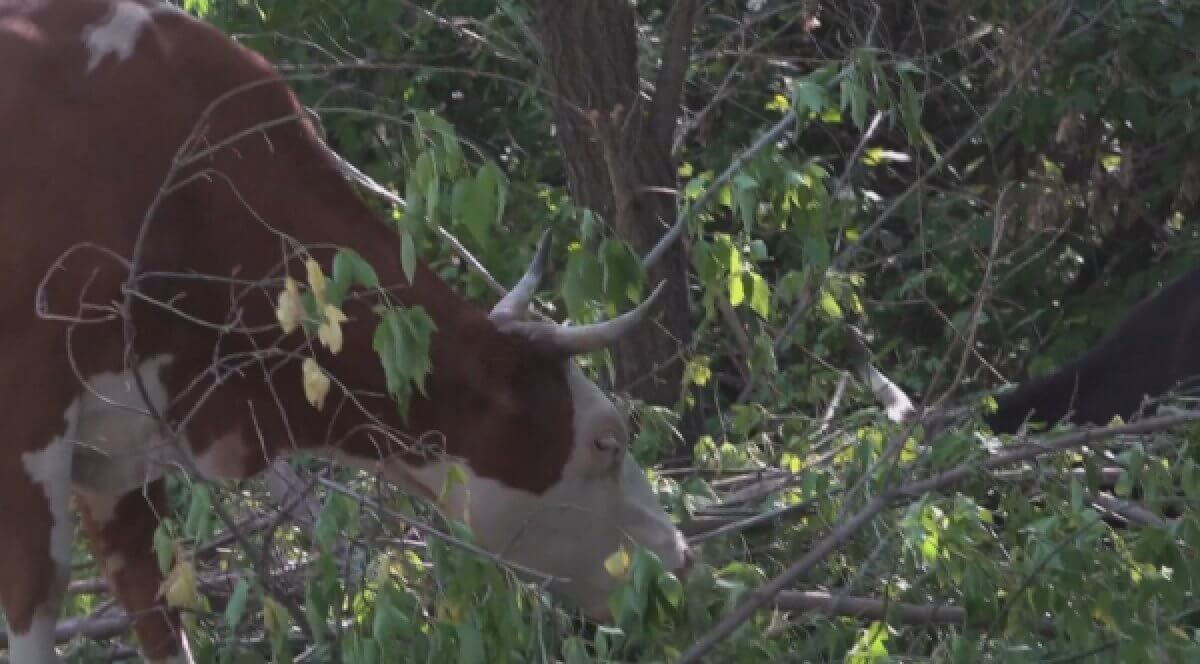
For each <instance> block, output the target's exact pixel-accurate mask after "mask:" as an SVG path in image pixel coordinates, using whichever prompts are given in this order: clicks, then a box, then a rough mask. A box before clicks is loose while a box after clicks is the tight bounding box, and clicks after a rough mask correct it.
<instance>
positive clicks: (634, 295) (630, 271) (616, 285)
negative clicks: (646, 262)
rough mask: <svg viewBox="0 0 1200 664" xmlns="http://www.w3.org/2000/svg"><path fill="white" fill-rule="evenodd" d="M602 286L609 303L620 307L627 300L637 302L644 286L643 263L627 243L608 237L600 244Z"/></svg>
mask: <svg viewBox="0 0 1200 664" xmlns="http://www.w3.org/2000/svg"><path fill="white" fill-rule="evenodd" d="M600 260H601V265H602V267H603V281H602V288H603V290H604V295H605V299H606V300H607V303H608V304H610V305H612V306H613V307H614V308H618V307H620V306H621V305H622V304H624V301H625V300H628V301H630V302H636V301H637V299H638V296H639V294H640V293H641V287H642V263H641V261H639V260H638V257H637V256H636V255H635V254H634V253H633V250H631V249H630V248H629V246H628V245H627V244H625V243H624V242H621V241H620V240H615V239H608V240H605V241H604V243H603V244H602V245H601V246H600Z"/></svg>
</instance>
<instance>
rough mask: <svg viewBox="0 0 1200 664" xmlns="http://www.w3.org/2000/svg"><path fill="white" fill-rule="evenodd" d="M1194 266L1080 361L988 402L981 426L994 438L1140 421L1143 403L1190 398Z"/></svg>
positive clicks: (1195, 325) (1198, 276)
mask: <svg viewBox="0 0 1200 664" xmlns="http://www.w3.org/2000/svg"><path fill="white" fill-rule="evenodd" d="M1198 295H1200V268H1195V269H1192V270H1190V271H1189V272H1187V273H1185V274H1184V275H1182V276H1181V277H1179V278H1177V279H1176V280H1174V281H1172V282H1171V283H1170V284H1168V285H1166V286H1164V287H1163V288H1162V289H1161V290H1159V291H1158V292H1157V293H1155V294H1153V295H1151V296H1150V297H1147V298H1146V299H1145V300H1143V301H1142V302H1140V303H1139V304H1138V305H1137V306H1136V307H1134V308H1133V310H1132V311H1130V312H1129V313H1128V314H1127V315H1126V316H1125V318H1124V319H1122V321H1121V322H1120V323H1119V324H1118V325H1117V326H1116V327H1115V328H1114V329H1113V330H1112V331H1111V332H1110V333H1109V334H1108V335H1107V336H1106V337H1104V339H1102V340H1101V341H1100V343H1099V344H1098V345H1096V347H1095V348H1092V349H1091V350H1089V351H1088V352H1087V353H1085V354H1083V355H1082V356H1080V357H1078V358H1076V359H1073V360H1071V361H1070V362H1068V363H1066V364H1064V365H1062V366H1061V367H1059V368H1058V369H1056V370H1055V371H1053V372H1051V373H1049V374H1047V375H1045V376H1041V377H1038V378H1034V379H1032V380H1029V381H1027V382H1025V383H1023V384H1021V385H1020V386H1019V387H1017V388H1016V389H1014V390H1012V391H1011V392H1006V393H1002V394H1000V395H998V396H997V397H996V405H997V408H996V410H995V411H994V412H991V413H985V414H984V421H985V422H986V423H987V424H988V426H989V427H990V428H991V429H992V431H993V432H995V433H1009V434H1013V433H1017V432H1018V431H1019V430H1020V428H1021V427H1022V425H1023V424H1025V423H1026V422H1034V421H1035V422H1041V423H1044V424H1047V425H1051V426H1053V425H1055V424H1058V423H1060V422H1068V423H1073V424H1076V425H1086V424H1092V425H1100V426H1103V425H1105V424H1107V423H1108V422H1110V421H1111V420H1112V419H1113V417H1115V416H1120V417H1122V418H1124V419H1126V420H1128V419H1130V418H1132V417H1135V416H1138V415H1143V414H1145V413H1146V411H1147V408H1146V407H1147V406H1148V405H1149V400H1152V399H1156V398H1159V397H1162V396H1164V395H1166V394H1168V393H1178V394H1189V393H1191V394H1195V393H1196V388H1197V386H1198V384H1197V382H1196V381H1197V378H1200V353H1198V352H1197V351H1196V349H1195V348H1194V347H1192V345H1191V344H1192V342H1194V341H1195V340H1196V339H1197V338H1198V337H1200V298H1198V297H1197V296H1198Z"/></svg>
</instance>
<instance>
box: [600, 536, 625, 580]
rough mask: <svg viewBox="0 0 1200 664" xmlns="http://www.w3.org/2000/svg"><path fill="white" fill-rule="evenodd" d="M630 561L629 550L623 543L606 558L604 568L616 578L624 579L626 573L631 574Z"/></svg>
mask: <svg viewBox="0 0 1200 664" xmlns="http://www.w3.org/2000/svg"><path fill="white" fill-rule="evenodd" d="M630 562H631V561H630V559H629V552H628V551H626V550H625V545H623V544H622V545H621V546H619V547H617V550H616V551H614V552H613V553H612V555H611V556H609V557H607V558H605V559H604V569H605V571H607V572H608V573H609V575H610V576H612V577H613V578H614V579H624V578H625V575H627V574H629V565H630Z"/></svg>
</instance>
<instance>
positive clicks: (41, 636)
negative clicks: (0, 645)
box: [8, 611, 62, 664]
mask: <svg viewBox="0 0 1200 664" xmlns="http://www.w3.org/2000/svg"><path fill="white" fill-rule="evenodd" d="M55 614H57V611H56V612H55ZM55 614H50V613H46V612H43V611H38V612H37V613H35V614H34V616H33V625H32V626H30V628H29V631H28V632H26V633H25V634H16V633H13V634H10V635H9V637H8V659H9V661H10V662H12V664H59V663H60V662H61V661H62V660H60V659H59V658H58V653H57V652H55V650H54V626H55V623H56V622H57V620H56V619H57V615H55Z"/></svg>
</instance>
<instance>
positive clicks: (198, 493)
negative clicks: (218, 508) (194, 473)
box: [183, 483, 213, 542]
mask: <svg viewBox="0 0 1200 664" xmlns="http://www.w3.org/2000/svg"><path fill="white" fill-rule="evenodd" d="M212 501H213V496H212V489H211V488H209V486H208V485H207V484H202V483H195V484H193V485H192V500H191V504H190V505H189V506H188V515H187V520H186V521H184V525H183V532H184V534H186V535H187V536H189V537H192V538H195V539H196V541H197V542H203V541H204V540H206V539H208V537H209V536H210V535H211V534H212V528H213V518H212V507H213V504H212Z"/></svg>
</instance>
